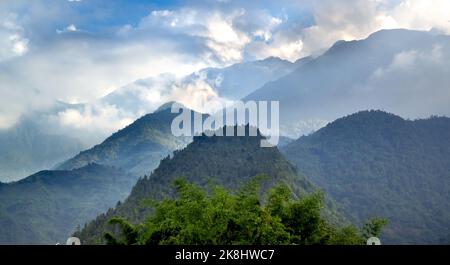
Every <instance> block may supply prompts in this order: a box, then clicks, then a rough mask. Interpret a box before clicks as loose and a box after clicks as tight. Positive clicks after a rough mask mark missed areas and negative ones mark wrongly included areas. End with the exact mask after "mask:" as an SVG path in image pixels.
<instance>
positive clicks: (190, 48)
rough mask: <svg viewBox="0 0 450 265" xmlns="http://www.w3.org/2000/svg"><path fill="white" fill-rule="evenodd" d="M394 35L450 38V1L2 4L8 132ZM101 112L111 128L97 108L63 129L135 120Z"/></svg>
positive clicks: (39, 0) (46, 0) (5, 0)
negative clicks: (87, 106) (47, 116)
mask: <svg viewBox="0 0 450 265" xmlns="http://www.w3.org/2000/svg"><path fill="white" fill-rule="evenodd" d="M391 28H407V29H417V30H431V29H433V30H438V31H440V32H443V33H450V1H448V0H431V1H430V0H277V1H264V0H262V1H256V0H255V1H253V0H250V1H249V0H241V1H233V0H196V1H189V0H188V1H143V0H115V1H110V0H33V1H28V0H2V1H0V95H1V97H0V129H5V128H10V127H12V126H14V124H15V123H16V122H17V121H18V120H19V119H20V117H21V116H22V115H23V114H26V113H29V112H34V111H39V110H41V109H45V108H47V107H49V106H51V105H52V104H53V103H54V102H55V101H56V100H59V101H63V102H68V103H86V102H93V101H95V100H96V99H98V98H100V97H103V96H105V95H107V94H108V93H110V92H112V91H115V90H116V89H119V88H120V87H123V86H126V85H128V84H130V83H133V82H134V81H135V80H138V79H144V78H151V77H154V78H158V76H160V75H161V74H164V73H169V74H170V75H173V76H175V77H181V76H184V75H187V74H189V73H192V72H195V71H198V70H200V69H202V68H205V67H224V66H228V65H231V64H234V63H239V62H246V61H252V60H258V59H263V58H266V57H269V56H277V57H280V58H282V59H286V60H290V61H295V60H297V59H299V58H301V57H304V56H309V55H319V54H320V53H322V52H323V51H324V50H326V49H327V48H329V47H330V46H331V45H332V44H333V43H334V42H336V41H338V40H342V39H343V40H353V39H363V38H365V37H367V36H368V35H369V34H371V33H373V32H375V31H378V30H380V29H391ZM189 89H190V90H189V91H195V89H196V88H192V87H190V88H189ZM189 91H187V92H186V93H188V92H189ZM178 94H180V93H178ZM181 94H183V93H181ZM193 94H195V93H193ZM161 103H164V102H161ZM92 108H94V109H95V108H96V110H95V112H97V113H99V115H98V116H99V117H98V118H99V119H102V121H103V123H98V122H97V120H96V119H95V117H94V118H93V117H92V115H90V114H92V110H91V111H90V112H89V111H84V112H83V113H79V112H77V111H76V110H74V111H72V112H70V113H63V115H61V116H60V117H59V118H60V120H59V122H61V123H64V124H66V123H67V124H69V125H70V124H72V123H77V124H85V125H86V126H87V127H88V126H92V125H93V124H98V125H99V126H107V125H108V124H112V125H111V128H110V129H111V130H114V129H117V128H120V127H121V126H123V125H124V124H127V123H129V122H130V121H131V118H130V117H128V118H124V119H120V120H117V119H115V118H114V117H115V116H117V114H118V113H117V111H118V110H117V109H114V108H113V107H112V106H94V107H91V109H92ZM86 113H88V114H89V115H87V116H86Z"/></svg>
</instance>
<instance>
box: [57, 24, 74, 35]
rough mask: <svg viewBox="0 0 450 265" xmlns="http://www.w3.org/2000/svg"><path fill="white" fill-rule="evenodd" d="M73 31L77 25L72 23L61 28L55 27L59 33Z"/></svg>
mask: <svg viewBox="0 0 450 265" xmlns="http://www.w3.org/2000/svg"><path fill="white" fill-rule="evenodd" d="M75 31H78V29H77V27H76V26H75V25H74V24H70V25H69V26H67V27H65V28H64V29H62V30H60V29H57V30H56V33H58V34H61V33H64V32H75Z"/></svg>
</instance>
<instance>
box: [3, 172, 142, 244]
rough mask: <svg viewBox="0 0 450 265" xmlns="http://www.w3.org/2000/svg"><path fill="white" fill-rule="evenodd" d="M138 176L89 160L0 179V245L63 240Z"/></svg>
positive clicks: (119, 197) (121, 195)
mask: <svg viewBox="0 0 450 265" xmlns="http://www.w3.org/2000/svg"><path fill="white" fill-rule="evenodd" d="M136 179H137V178H136V177H134V176H131V175H129V174H127V173H125V172H123V171H120V170H118V169H117V168H112V167H106V166H101V165H97V164H89V165H86V166H85V167H83V168H80V169H75V170H56V171H48V170H47V171H41V172H38V173H36V174H34V175H31V176H29V177H27V178H25V179H23V180H20V181H18V182H13V183H9V184H0V244H50V245H54V244H56V243H58V242H59V243H62V244H63V243H65V241H66V240H67V238H68V237H69V236H70V234H71V233H73V232H74V231H75V228H76V226H77V225H83V224H84V223H85V222H86V221H88V220H90V219H92V218H94V217H95V216H96V215H97V214H98V213H99V212H102V211H105V210H106V209H108V208H109V207H112V206H113V205H115V204H116V203H117V202H118V201H120V200H123V199H124V198H126V196H127V195H128V194H129V192H130V189H131V187H132V186H133V184H134V183H135V182H136Z"/></svg>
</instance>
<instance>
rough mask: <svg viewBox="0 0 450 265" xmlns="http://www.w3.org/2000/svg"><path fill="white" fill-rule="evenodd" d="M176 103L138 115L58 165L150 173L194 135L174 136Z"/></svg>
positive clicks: (139, 174)
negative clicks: (90, 166) (89, 165)
mask: <svg viewBox="0 0 450 265" xmlns="http://www.w3.org/2000/svg"><path fill="white" fill-rule="evenodd" d="M172 104H173V102H170V103H167V104H164V105H163V106H161V107H160V108H159V109H157V110H156V111H155V112H154V113H150V114H147V115H145V116H143V117H141V118H139V119H137V120H136V121H135V122H134V123H132V124H130V125H129V126H127V127H125V128H123V129H121V130H119V131H118V132H116V133H114V134H112V135H111V136H110V137H108V138H107V139H106V140H105V141H103V142H102V143H101V144H99V145H96V146H94V147H93V148H91V149H89V150H86V151H83V152H81V153H79V154H78V155H76V156H75V157H73V158H71V159H69V160H67V161H65V162H64V163H62V164H61V165H59V166H58V169H75V168H80V167H83V166H85V165H87V164H90V163H98V164H102V165H109V166H115V167H119V168H121V169H123V170H125V171H127V172H130V173H132V174H134V175H137V176H142V175H144V174H147V173H150V172H151V171H152V170H153V169H154V168H156V167H157V166H158V164H159V161H160V160H161V159H162V158H164V157H165V156H167V155H168V154H170V153H171V152H172V151H174V150H176V149H179V148H182V147H184V146H186V145H187V144H188V143H189V142H190V141H191V140H192V137H175V136H173V134H172V132H171V123H172V120H173V119H174V118H175V117H176V116H178V115H179V114H178V113H171V109H170V107H171V106H172ZM192 113H194V112H192ZM192 115H194V114H192Z"/></svg>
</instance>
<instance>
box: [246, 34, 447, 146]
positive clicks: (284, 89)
mask: <svg viewBox="0 0 450 265" xmlns="http://www.w3.org/2000/svg"><path fill="white" fill-rule="evenodd" d="M449 59H450V36H448V35H440V34H436V33H434V32H431V31H430V32H425V31H412V30H404V29H396V30H382V31H378V32H375V33H373V34H371V35H370V36H369V37H368V38H366V39H363V40H354V41H339V42H337V43H335V44H334V45H333V46H332V47H331V48H330V49H329V50H327V51H326V52H325V53H324V54H323V55H320V56H318V57H317V58H314V59H313V60H311V61H309V62H308V63H306V64H304V65H302V66H300V67H298V68H296V69H295V70H294V71H293V72H291V73H289V74H287V75H286V76H283V77H281V78H279V79H277V80H275V81H273V82H268V83H266V84H265V85H264V86H262V87H261V88H259V89H257V90H256V91H254V92H253V93H251V94H250V95H248V96H247V97H245V99H244V100H278V101H280V118H281V121H280V123H281V124H282V125H283V127H285V128H284V132H285V133H290V134H291V135H292V134H294V135H296V138H297V137H298V136H299V135H303V134H308V133H310V132H311V131H314V130H317V129H318V128H320V127H322V126H323V125H326V123H327V122H331V121H333V120H335V119H337V118H340V117H343V116H346V115H349V114H352V113H355V112H357V111H360V110H366V109H380V110H384V111H388V112H391V113H396V114H398V115H400V116H402V117H406V118H427V117H429V116H431V115H450V104H448V102H449V101H450V90H449V89H448V84H449V83H450V65H449V64H448V63H447V62H448V61H449ZM308 124H310V125H312V126H311V128H310V129H308V127H307V126H305V125H308ZM314 125H316V128H314V127H315V126H314ZM317 125H318V126H317ZM311 129H312V130H311Z"/></svg>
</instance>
